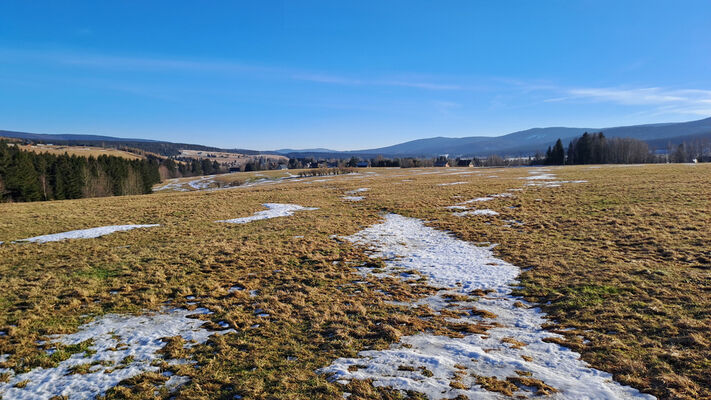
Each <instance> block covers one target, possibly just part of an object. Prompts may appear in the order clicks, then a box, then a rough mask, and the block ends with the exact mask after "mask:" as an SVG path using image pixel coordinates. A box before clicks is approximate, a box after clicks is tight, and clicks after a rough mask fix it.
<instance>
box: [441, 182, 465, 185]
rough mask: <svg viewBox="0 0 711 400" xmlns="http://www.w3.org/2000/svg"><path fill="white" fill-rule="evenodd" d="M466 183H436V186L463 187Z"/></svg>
mask: <svg viewBox="0 0 711 400" xmlns="http://www.w3.org/2000/svg"><path fill="white" fill-rule="evenodd" d="M466 183H467V182H450V183H438V184H437V186H454V185H464V184H466Z"/></svg>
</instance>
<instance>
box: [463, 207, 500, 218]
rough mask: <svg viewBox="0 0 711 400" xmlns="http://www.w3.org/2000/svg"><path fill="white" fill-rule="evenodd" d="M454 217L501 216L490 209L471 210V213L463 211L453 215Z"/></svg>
mask: <svg viewBox="0 0 711 400" xmlns="http://www.w3.org/2000/svg"><path fill="white" fill-rule="evenodd" d="M452 215H454V216H457V217H464V216H467V215H491V216H493V215H499V213H497V212H496V211H494V210H489V209H483V210H469V211H461V212H455V213H452Z"/></svg>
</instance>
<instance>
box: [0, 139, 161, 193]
mask: <svg viewBox="0 0 711 400" xmlns="http://www.w3.org/2000/svg"><path fill="white" fill-rule="evenodd" d="M160 164H161V162H160V160H159V159H157V158H155V157H149V158H146V159H140V160H128V159H125V158H121V157H115V156H106V155H101V156H99V157H96V158H95V157H88V158H87V157H80V156H70V155H67V154H64V155H54V154H49V153H33V152H30V151H24V150H20V149H19V147H17V146H15V145H8V144H7V143H6V142H3V141H0V202H7V201H39V200H62V199H77V198H82V197H103V196H120V195H129V194H143V193H150V192H151V190H152V189H151V188H152V187H153V185H154V184H156V183H158V182H160V180H161V179H160V174H159V171H158V169H159V166H160Z"/></svg>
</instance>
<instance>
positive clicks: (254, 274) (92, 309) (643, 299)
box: [0, 164, 711, 399]
mask: <svg viewBox="0 0 711 400" xmlns="http://www.w3.org/2000/svg"><path fill="white" fill-rule="evenodd" d="M273 174H276V173H273ZM282 174H283V173H280V174H279V175H274V176H273V177H272V176H268V177H267V178H269V179H268V180H265V181H259V182H256V180H255V177H254V176H253V175H254V174H252V175H245V177H244V178H243V179H245V181H250V182H254V184H253V185H244V186H240V187H236V188H232V189H226V190H213V191H199V190H195V191H191V192H185V193H182V192H169V191H166V192H158V193H156V194H153V195H146V196H127V197H115V198H100V199H82V200H71V201H56V202H47V203H25V204H1V205H0V241H4V242H5V243H4V244H2V245H0V275H1V276H2V279H1V280H0V332H2V333H0V355H3V354H4V355H5V356H0V357H2V358H0V371H4V374H3V375H2V377H0V382H3V381H5V382H12V383H13V384H12V388H14V389H16V390H17V391H16V392H13V393H22V390H21V389H23V388H24V387H30V386H28V385H31V384H32V382H29V381H27V382H26V381H18V382H15V381H16V380H17V378H16V377H17V376H20V375H21V374H23V373H25V374H27V373H31V372H32V371H38V369H39V368H44V369H46V370H50V369H51V368H55V367H58V366H65V365H68V363H70V362H73V360H84V361H81V362H77V363H76V365H73V366H72V368H71V370H70V373H71V374H77V375H81V374H84V375H87V376H91V374H92V373H97V372H96V371H98V370H101V371H102V373H107V374H120V373H126V371H130V370H131V368H139V367H141V368H143V369H136V371H138V373H137V375H134V376H131V377H130V378H128V379H126V380H123V381H120V383H119V384H118V385H116V386H113V387H111V388H109V389H108V391H106V393H105V396H106V397H107V398H153V397H154V396H158V397H165V398H168V397H171V396H176V397H177V398H235V397H234V396H242V398H284V399H287V398H288V399H292V398H304V399H310V398H322V399H337V398H342V396H343V393H344V392H347V393H349V394H350V397H349V398H351V399H377V398H384V399H395V398H400V397H411V398H422V397H423V395H422V394H418V393H415V392H397V391H395V390H393V389H389V388H387V387H382V386H374V385H373V381H371V380H368V379H366V380H358V379H354V380H342V379H340V380H339V381H335V380H333V379H332V378H333V376H332V375H329V374H328V373H317V371H323V369H325V368H328V367H329V366H331V365H333V363H334V362H335V361H336V360H338V359H349V358H350V359H357V358H359V357H360V356H359V352H361V351H374V350H375V351H379V350H380V351H385V350H388V349H397V348H398V346H402V345H403V344H402V343H401V340H405V341H406V342H405V344H407V343H411V342H408V341H407V340H409V339H407V338H410V337H416V335H418V334H423V333H426V334H428V335H435V336H441V337H449V338H462V337H467V336H469V335H481V336H482V337H487V336H488V334H487V332H488V331H489V330H492V329H494V328H495V326H494V325H495V323H496V320H495V319H494V318H493V317H492V316H491V315H488V314H486V309H485V308H486V307H485V303H486V301H487V298H486V296H487V293H486V292H485V291H483V292H472V293H469V294H468V295H466V296H463V297H462V296H461V295H460V296H459V297H457V296H452V297H451V298H448V300H447V302H446V303H447V304H446V306H444V307H442V308H436V307H412V306H410V305H409V304H408V303H412V302H414V301H418V300H420V301H425V300H426V299H428V298H432V297H433V296H439V295H442V293H440V290H441V288H438V287H437V282H436V281H435V280H433V279H430V278H428V276H427V274H425V273H423V272H422V271H418V270H411V271H397V270H395V271H393V270H392V268H391V264H389V263H390V262H391V261H392V260H385V259H382V258H372V257H369V255H370V252H369V249H368V248H367V246H362V245H358V243H353V242H352V241H350V240H347V239H345V237H348V236H353V235H356V234H357V233H358V232H361V231H363V230H364V229H367V228H368V227H372V226H375V225H377V224H378V223H381V222H382V221H383V220H384V218H385V215H387V214H397V215H400V216H402V217H403V218H413V219H419V220H423V221H426V224H425V225H426V226H427V227H430V228H434V229H435V230H438V231H449V232H452V234H453V235H454V236H455V237H456V238H458V239H460V241H465V242H470V243H473V244H475V245H477V246H488V245H491V244H497V246H495V247H493V248H492V250H491V251H492V256H493V257H496V259H497V260H502V261H503V262H505V263H507V264H510V265H514V266H517V267H519V268H521V270H522V272H521V275H520V276H519V277H518V280H519V282H520V284H518V285H515V287H513V290H514V291H513V294H514V295H516V296H519V298H520V306H521V307H525V308H529V307H534V306H538V307H540V308H541V309H542V311H544V312H545V313H547V315H548V317H547V318H548V319H547V322H546V323H545V325H544V326H545V328H546V329H547V330H548V331H549V332H551V333H553V335H551V337H549V338H548V339H547V342H552V343H553V344H561V345H564V346H565V347H567V348H570V349H572V350H574V351H576V352H578V353H579V354H580V355H581V357H582V360H584V361H585V362H587V363H588V364H589V365H590V367H593V368H596V369H599V370H602V371H607V372H609V373H612V374H613V375H614V378H615V380H616V381H617V382H619V383H620V384H623V385H628V386H631V387H633V388H635V389H638V390H640V391H642V392H644V393H648V394H651V395H654V396H657V397H659V398H686V399H696V398H704V397H710V396H711V380H710V378H709V374H708V371H709V370H710V369H711V362H710V361H709V360H711V343H710V341H709V339H708V338H709V337H711V315H710V313H709V311H708V310H710V309H711V300H710V298H711V276H710V274H711V253H709V252H710V251H711V237H709V235H708V227H709V226H711V200H709V199H710V198H711V188H710V185H711V166H709V165H702V164H699V165H649V166H601V167H597V166H595V167H590V166H580V167H562V168H546V169H544V170H540V169H537V170H532V169H528V168H518V169H473V168H468V169H456V168H451V169H421V170H416V169H415V170H406V169H365V170H361V171H359V172H358V174H354V175H340V176H329V177H314V178H296V177H289V176H286V175H285V174H283V175H282ZM546 174H548V176H546ZM234 175H237V174H234ZM537 176H538V177H542V178H535V177H537ZM276 178H286V179H282V180H277V179H276ZM531 178H533V179H531ZM190 179H191V181H194V180H195V179H196V178H190ZM231 179H237V177H234V178H231ZM561 182H563V183H561ZM180 183H181V185H182V184H183V182H182V181H181V182H180ZM505 193H506V194H507V195H503V194H505ZM349 196H350V197H358V198H359V199H358V200H357V201H353V199H352V198H348V197H349ZM264 203H280V204H295V205H300V206H303V207H307V208H310V209H308V210H301V211H296V212H294V213H293V215H289V216H284V217H278V218H266V219H260V220H252V221H251V222H248V223H243V224H242V223H240V224H228V223H217V222H216V221H225V220H232V219H235V218H245V217H250V216H252V215H255V213H259V212H261V211H264V210H265V207H264V206H263V205H262V204H264ZM477 210H478V211H479V212H477ZM484 210H490V211H491V212H483V211H484ZM126 224H146V225H147V224H159V225H160V226H158V227H152V228H150V229H136V230H131V231H126V232H117V233H113V234H110V235H106V236H102V237H99V238H94V239H76V240H66V241H59V242H51V243H42V244H38V243H12V241H15V240H19V239H24V238H31V237H35V236H41V235H47V234H53V233H59V232H65V231H72V230H79V229H87V228H93V227H100V226H111V225H126ZM363 267H365V269H364V268H363ZM364 271H365V272H366V273H364ZM403 273H404V274H406V276H407V277H409V279H403V276H404V275H403ZM479 297H481V299H480V300H477V299H478V298H479ZM477 302H480V303H481V306H479V307H477ZM464 306H467V307H469V309H470V312H474V311H471V310H475V311H476V310H479V311H477V312H475V314H476V315H477V318H478V319H476V320H472V321H470V323H467V324H463V323H462V322H461V321H458V320H457V318H459V317H461V308H462V307H464ZM517 307H518V305H517ZM176 309H177V310H191V311H190V312H189V311H180V312H181V313H182V314H180V317H181V318H194V319H196V320H197V321H199V322H198V323H196V324H193V325H198V326H194V327H193V328H194V329H195V330H193V331H191V332H193V333H191V335H193V336H196V337H199V340H196V341H195V342H194V343H192V345H190V346H188V347H185V344H188V342H186V337H189V335H188V336H181V333H182V332H177V331H176V332H172V333H170V335H172V336H170V337H166V338H164V339H163V340H162V341H159V342H156V343H160V344H157V345H156V348H157V350H156V353H155V354H156V355H155V356H154V357H155V358H154V359H153V360H152V361H150V360H149V361H145V360H143V361H141V360H138V359H136V358H132V359H127V358H128V357H125V358H122V359H121V360H118V361H117V362H113V361H111V362H113V363H111V362H109V361H107V360H98V361H96V360H95V361H90V359H91V357H92V352H95V351H97V350H96V348H97V342H96V341H91V340H84V341H80V342H76V341H74V342H72V341H67V340H65V341H64V342H57V341H56V339H54V338H56V337H55V336H52V335H56V334H70V335H71V334H74V335H77V333H78V332H82V329H85V328H84V327H83V326H84V324H87V323H91V322H92V321H97V320H100V319H101V318H102V316H104V317H103V318H109V319H110V320H112V321H113V320H115V318H128V317H129V316H135V317H136V318H146V317H145V316H146V315H162V314H161V313H163V314H167V313H170V312H172V311H170V310H176ZM202 310H209V312H210V313H208V312H203V311H202ZM193 311H194V312H193ZM185 315H188V316H187V317H185ZM131 321H133V320H131ZM188 325H190V324H188ZM190 326H192V325H190ZM496 329H498V328H496ZM232 330H233V331H232ZM203 331H205V332H207V333H204V332H203ZM196 332H197V333H196ZM497 332H498V331H497ZM217 333H219V334H217ZM555 333H557V335H555ZM116 336H121V335H120V334H116ZM67 337H73V336H67ZM491 337H496V335H494V334H493V333H492V335H491ZM81 338H84V336H81ZM203 338H204V341H203V340H202V339H203ZM403 338H405V339H403ZM110 339H111V338H110V337H109V339H107V340H110ZM53 340H54V341H53ZM77 340H78V339H77ZM116 340H118V339H116ZM156 340H158V339H156ZM502 340H503V339H502ZM512 340H513V341H512ZM127 341H128V340H127ZM128 342H129V345H130V341H128ZM505 343H507V344H506V348H512V349H514V350H516V347H519V348H522V349H523V350H525V346H526V343H517V342H516V341H515V340H514V339H513V338H511V340H507V341H505ZM501 345H502V346H503V345H504V342H502V343H501ZM492 351H496V350H492ZM511 351H513V350H511ZM99 353H100V351H99ZM117 354H118V353H117ZM151 354H153V353H151ZM171 360H186V361H185V362H173V361H171ZM141 362H143V363H141ZM526 362H528V361H526ZM532 362H535V360H534V361H532ZM82 363H84V364H82ZM400 367H401V369H400ZM400 367H398V368H396V369H397V370H399V372H398V371H396V372H393V374H403V375H404V374H413V372H414V371H410V370H409V368H413V369H414V367H412V366H411V365H405V364H403V365H401V366H400ZM460 367H461V368H460ZM92 368H93V369H92ZM455 368H456V369H458V371H456V372H455V373H449V374H445V375H446V376H442V377H441V378H442V379H445V380H446V386H448V387H449V388H450V389H451V392H450V394H452V395H451V396H450V395H449V394H448V395H447V396H448V397H450V398H451V397H455V395H454V394H456V393H465V392H467V391H468V390H473V389H477V390H479V389H482V390H485V391H488V392H490V393H491V395H492V396H508V395H529V394H530V395H534V394H536V393H537V394H539V395H543V394H546V393H548V395H549V396H551V397H552V398H556V397H563V398H565V397H566V396H565V392H561V391H560V390H559V389H561V388H556V387H555V384H553V383H554V382H553V381H550V382H546V380H541V379H535V376H534V377H531V376H529V375H527V373H526V371H519V372H521V374H520V375H517V376H510V377H505V378H501V377H499V378H496V377H493V376H484V375H481V372H480V371H479V372H476V371H474V368H473V367H472V366H467V365H460V366H457V367H455ZM358 369H359V368H358V367H357V366H356V368H354V369H353V371H350V370H348V371H350V372H352V373H354V374H355V373H356V371H357V370H358ZM418 371H419V372H418V374H420V375H421V376H422V379H423V381H426V379H428V378H429V377H428V375H429V374H432V375H434V377H435V378H437V377H440V376H439V375H437V372H438V371H429V373H428V372H425V371H424V370H418ZM475 372H476V373H475ZM176 376H177V377H181V378H180V379H175V378H174V377H176ZM408 376H409V375H408ZM508 378H510V379H508ZM369 379H372V378H369ZM376 383H377V382H376ZM2 385H3V383H0V395H1V394H2V393H3V390H5V391H7V390H9V389H8V388H7V387H3V386H2ZM6 386H7V385H6ZM524 387H525V388H528V389H526V390H524V389H522V388H524ZM530 388H534V389H530ZM450 389H447V390H450ZM457 391H460V392H457ZM462 396H463V395H462ZM430 397H432V394H430ZM568 398H569V397H568Z"/></svg>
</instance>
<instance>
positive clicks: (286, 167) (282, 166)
mask: <svg viewBox="0 0 711 400" xmlns="http://www.w3.org/2000/svg"><path fill="white" fill-rule="evenodd" d="M277 169H279V170H285V169H289V167H288V166H287V165H286V164H279V166H278V167H277Z"/></svg>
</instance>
